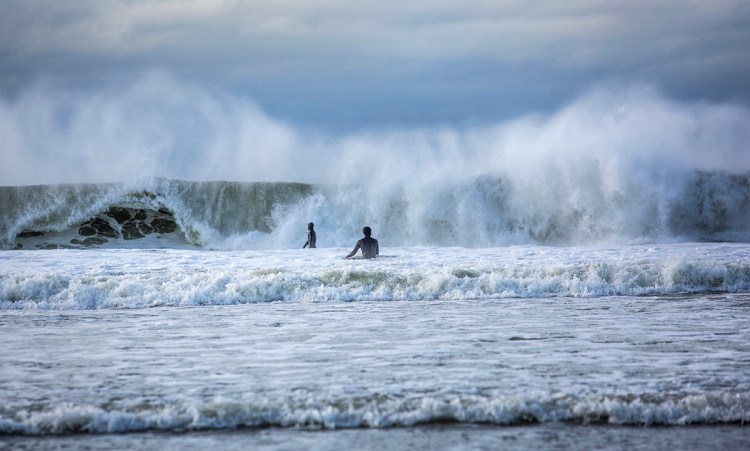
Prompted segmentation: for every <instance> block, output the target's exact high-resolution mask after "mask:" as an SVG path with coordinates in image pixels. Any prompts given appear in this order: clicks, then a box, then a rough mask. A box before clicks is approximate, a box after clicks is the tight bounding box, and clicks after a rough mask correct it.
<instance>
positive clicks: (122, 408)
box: [0, 77, 750, 450]
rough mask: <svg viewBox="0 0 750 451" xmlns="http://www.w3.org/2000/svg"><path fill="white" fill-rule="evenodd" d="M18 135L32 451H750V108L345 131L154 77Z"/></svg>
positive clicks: (38, 90) (53, 107)
mask: <svg viewBox="0 0 750 451" xmlns="http://www.w3.org/2000/svg"><path fill="white" fill-rule="evenodd" d="M0 118H1V119H2V120H0V124H2V126H3V133H2V138H3V142H2V149H0V151H1V152H2V153H0V155H1V156H2V164H0V185H2V186H0V340H1V341H2V346H0V434H1V435H0V443H1V444H2V445H7V446H8V447H12V448H18V449H71V448H108V449H127V448H150V449H180V450H182V449H206V448H221V449H247V448H271V449H316V448H317V449H349V448H356V449H360V448H362V449H367V448H370V449H399V448H401V449H414V448H431V449H461V448H465V449H477V448H480V449H481V448H484V449H495V448H506V449H535V448H539V449H545V448H547V449H549V448H552V449H555V448H558V449H600V448H615V449H710V448H714V449H741V448H746V447H747V444H748V443H750V429H749V428H748V427H747V426H746V425H747V422H748V420H749V419H750V398H749V397H748V393H749V392H750V390H749V388H750V387H749V384H750V380H749V379H750V357H749V356H750V353H749V351H750V334H749V333H748V330H749V328H748V326H749V324H748V310H749V309H750V244H748V242H750V152H748V149H747V143H748V142H750V127H748V124H750V112H749V111H748V110H747V108H744V107H741V106H736V105H729V104H721V105H720V104H709V103H694V104H684V103H679V102H675V101H671V100H669V99H666V98H664V97H663V96H661V95H660V94H659V93H658V92H657V91H656V90H654V89H641V88H636V89H630V90H627V89H626V90H624V91H623V90H618V89H613V90H610V89H602V90H595V91H593V92H591V93H589V94H587V95H585V96H583V97H582V98H579V99H577V100H575V101H573V102H572V103H571V104H569V105H567V106H565V107H563V108H561V109H560V110H559V111H556V112H552V113H548V114H532V115H528V116H524V117H519V118H516V119H514V120H511V121H506V122H503V123H498V124H487V125H484V126H480V125H477V126H471V125H470V124H468V125H466V126H457V127H431V128H430V127H428V128H421V129H419V128H418V129H411V130H407V129H391V130H363V131H360V132H354V133H351V134H348V135H345V136H327V135H325V134H324V133H316V132H311V131H309V130H308V131H306V130H301V129H295V128H294V127H292V126H289V125H287V124H284V123H281V122H279V121H276V120H274V119H272V118H269V117H267V116H266V115H264V114H263V113H262V111H260V110H259V109H258V108H257V107H256V106H255V105H252V104H250V103H248V102H246V101H244V100H242V99H236V98H231V97H230V96H228V95H222V94H216V93H212V92H209V91H207V90H206V89H204V88H202V87H200V86H194V85H190V84H188V83H185V82H181V81H179V80H175V79H172V78H171V77H146V78H145V79H139V80H135V81H134V82H133V83H132V85H130V86H123V87H122V89H116V90H115V89H99V88H92V89H91V90H89V91H87V92H74V91H69V90H65V89H62V88H61V89H60V90H58V89H57V88H54V87H52V86H49V87H45V86H41V85H40V86H38V87H34V88H30V89H29V90H25V91H23V92H19V93H18V96H15V97H14V98H13V99H2V100H0ZM309 222H313V223H314V224H315V230H316V231H317V237H318V246H319V248H318V249H305V250H303V249H301V247H302V245H303V243H304V242H305V238H306V225H307V223H309ZM364 226H370V227H372V229H373V235H374V236H375V237H376V238H377V239H379V240H380V249H381V256H379V257H378V258H377V259H375V260H371V261H368V260H345V259H343V256H344V255H346V254H347V253H348V252H349V251H350V250H351V249H352V247H353V246H354V243H355V242H356V240H357V239H359V238H360V237H361V233H360V231H361V230H362V227H364Z"/></svg>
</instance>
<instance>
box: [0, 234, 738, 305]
mask: <svg viewBox="0 0 750 451" xmlns="http://www.w3.org/2000/svg"><path fill="white" fill-rule="evenodd" d="M347 251H348V249H346V248H328V249H315V250H302V249H298V250H294V251H234V252H217V251H199V250H169V249H164V250H127V249H108V250H98V251H94V250H91V251H75V250H57V251H6V252H4V253H2V255H1V257H0V308H3V309H55V310H57V309H109V308H139V307H148V306H179V305H224V304H242V303H257V302H270V301H286V302H329V301H334V302H335V301H381V300H382V301H395V300H430V299H466V298H476V299H489V298H509V297H521V298H524V297H528V298H531V297H550V296H551V297H560V296H577V297H581V296H582V297H597V296H612V295H654V294H675V293H696V292H708V291H714V292H742V291H747V290H748V289H750V247H749V246H748V245H745V244H709V243H683V244H671V245H658V246H657V245H651V246H644V245H639V246H615V247H580V248H566V247H542V246H511V247H507V248H488V249H464V248H388V247H384V248H383V255H382V256H381V257H380V258H378V259H376V260H375V261H364V260H353V261H352V260H349V261H348V260H344V259H343V258H342V257H343V255H345V254H346V252H347Z"/></svg>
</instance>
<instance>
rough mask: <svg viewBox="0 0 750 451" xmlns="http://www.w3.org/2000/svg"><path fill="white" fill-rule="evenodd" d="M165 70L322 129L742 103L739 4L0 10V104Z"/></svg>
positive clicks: (745, 95) (638, 1)
mask: <svg viewBox="0 0 750 451" xmlns="http://www.w3.org/2000/svg"><path fill="white" fill-rule="evenodd" d="M153 70H161V71H164V72H166V73H168V74H170V75H171V76H174V77H176V78H177V79H180V80H185V81H188V82H192V83H197V84H199V85H201V86H205V87H206V88H207V89H216V90H219V91H224V92H227V93H229V94H230V95H231V96H237V97H240V98H243V99H247V100H250V101H253V102H256V103H257V104H258V105H260V107H261V108H262V109H263V110H264V111H266V112H267V113H268V114H269V115H270V116H272V117H275V118H279V119H281V120H284V121H287V122H289V123H292V124H298V125H300V126H311V127H320V128H330V129H344V130H347V129H360V128H370V127H412V126H420V125H435V124H449V125H461V124H469V125H472V124H481V123H486V122H493V121H500V120H505V119H508V118H512V117H516V116H520V115H524V114H528V113H530V112H544V111H551V110H554V109H556V108H559V107H560V106H561V105H563V104H565V103H567V102H570V101H571V99H572V98H574V97H577V96H579V95H581V94H582V93H584V92H586V91H588V90H590V89H591V88H593V87H596V86H602V85H605V86H607V85H610V86H613V89H616V88H614V87H616V86H622V85H628V84H634V83H646V84H653V85H654V86H656V87H657V88H658V89H660V90H661V91H662V92H663V93H664V94H665V95H667V96H669V97H671V98H674V99H676V100H685V101H689V102H693V101H708V102H732V103H739V104H742V105H746V106H747V105H748V104H750V2H748V1H747V0H710V1H707V0H698V1H694V0H665V1H659V0H626V1H596V0H569V1H533V0H519V1H512V0H499V1H482V0H462V1H446V0H411V1H391V0H378V1H344V0H342V1H300V0H257V1H247V2H242V1H232V0H226V1H221V0H192V1H191V0H188V1H105V0H77V1H56V0H47V1H44V0H0V95H2V96H3V97H6V98H7V99H12V98H13V97H14V96H17V95H19V93H22V92H24V90H25V89H28V87H29V85H30V84H33V83H38V82H39V81H40V80H42V81H43V82H44V83H52V84H53V85H57V84H59V85H60V86H61V87H65V88H71V87H72V88H76V89H78V88H83V89H96V88H97V87H101V86H110V87H111V86H112V85H115V86H116V85H117V84H118V83H125V84H126V83H128V81H129V80H132V79H134V78H138V77H140V76H142V74H144V73H148V72H149V71H153Z"/></svg>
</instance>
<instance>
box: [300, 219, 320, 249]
mask: <svg viewBox="0 0 750 451" xmlns="http://www.w3.org/2000/svg"><path fill="white" fill-rule="evenodd" d="M313 227H315V224H313V223H312V222H311V223H309V224H307V241H306V242H305V245H304V246H302V249H304V248H306V247H307V246H310V249H314V248H315V241H316V240H317V237H316V236H315V230H313Z"/></svg>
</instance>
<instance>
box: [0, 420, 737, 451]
mask: <svg viewBox="0 0 750 451" xmlns="http://www.w3.org/2000/svg"><path fill="white" fill-rule="evenodd" d="M748 442H750V427H748V426H747V425H742V426H741V425H716V426H710V425H703V426H692V427H638V426H612V425H589V426H583V425H569V424H561V423H555V424H543V425H528V426H504V427H498V426H483V425H427V426H414V427H406V428H395V429H339V430H322V431H316V430H299V429H279V428H266V429H238V430H221V431H196V432H184V433H180V432H140V433H129V434H105V435H63V436H51V437H21V436H0V446H7V447H9V448H12V449H16V450H39V451H45V450H61V449H92V450H98V449H160V450H162V451H169V450H192V449H196V450H198V449H223V450H228V451H231V450H244V449H262V450H277V449H278V450H282V449H283V450H330V449H341V448H349V449H354V448H356V449H389V450H400V449H435V450H438V449H446V450H447V449H450V450H461V449H467V450H468V449H472V450H474V449H507V450H528V449H539V450H545V449H622V450H633V449H638V450H666V449H680V450H684V451H691V450H706V449H744V448H745V447H746V446H747V443H748Z"/></svg>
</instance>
